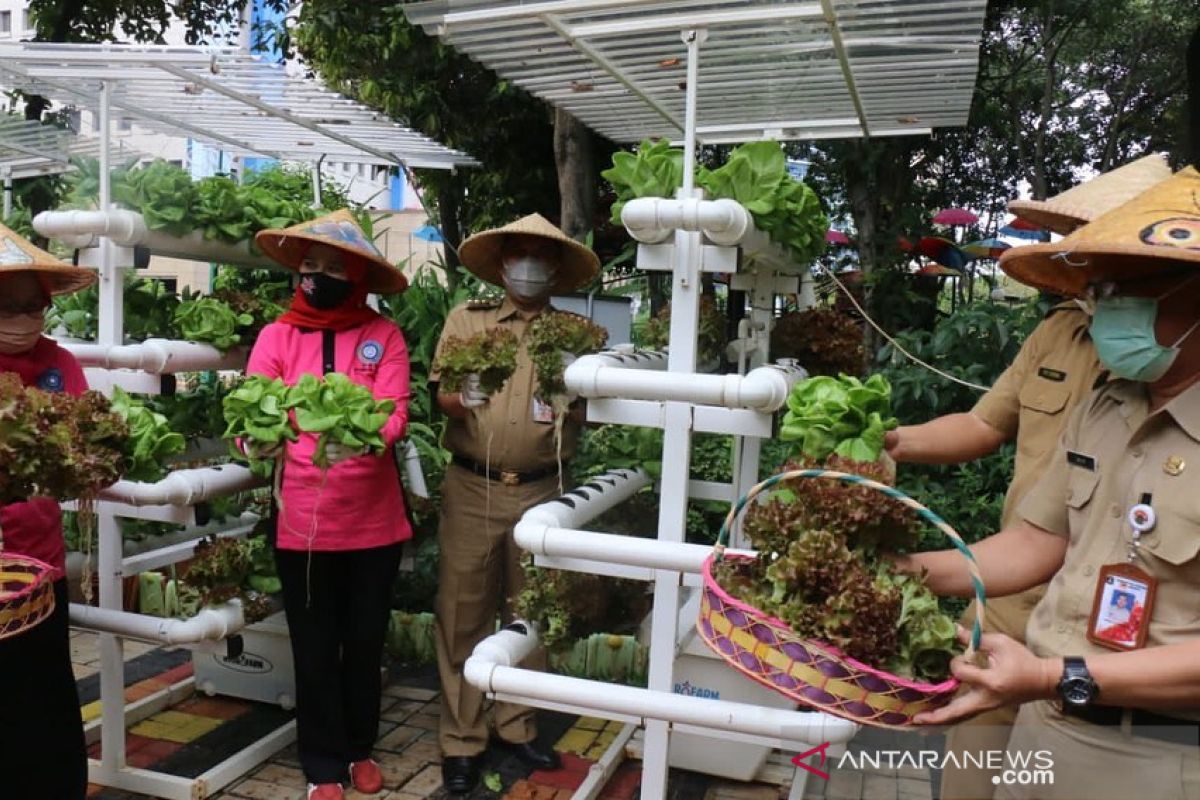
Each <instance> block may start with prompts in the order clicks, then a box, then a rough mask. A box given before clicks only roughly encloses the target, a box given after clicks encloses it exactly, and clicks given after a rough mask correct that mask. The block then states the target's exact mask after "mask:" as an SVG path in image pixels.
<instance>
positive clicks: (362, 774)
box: [350, 758, 383, 794]
mask: <svg viewBox="0 0 1200 800" xmlns="http://www.w3.org/2000/svg"><path fill="white" fill-rule="evenodd" d="M350 782H351V783H352V784H353V785H354V788H355V789H356V790H358V791H360V792H362V793H363V794H375V793H376V792H378V791H379V790H380V789H382V788H383V773H381V772H380V771H379V765H378V764H376V763H375V760H374V759H371V758H368V759H364V760H362V761H355V762H354V763H353V764H351V765H350Z"/></svg>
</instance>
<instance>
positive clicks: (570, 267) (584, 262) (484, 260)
mask: <svg viewBox="0 0 1200 800" xmlns="http://www.w3.org/2000/svg"><path fill="white" fill-rule="evenodd" d="M515 234H520V235H523V236H540V237H541V238H543V239H549V240H550V241H552V242H558V243H559V244H560V245H561V248H562V255H561V257H560V259H559V263H558V272H557V280H556V281H555V283H554V287H553V289H552V291H554V292H569V291H572V290H574V289H578V288H579V287H580V286H583V285H584V284H586V283H587V282H588V281H590V280H592V279H593V278H595V277H596V275H597V274H598V273H599V272H600V259H599V258H598V257H597V256H596V254H595V253H593V252H592V250H591V248H589V247H587V246H585V245H582V244H580V243H579V242H577V241H575V240H574V239H572V238H571V237H570V236H567V235H566V234H565V233H563V232H562V231H560V230H559V229H558V228H556V227H554V225H553V223H551V222H550V220H548V219H546V218H545V217H543V216H542V215H541V214H530V215H529V216H527V217H521V218H520V219H519V220H517V221H516V222H510V223H509V224H507V225H505V226H504V227H502V228H495V229H493V230H490V231H480V232H479V233H476V234H474V235H473V236H470V237H468V238H467V240H466V241H465V242H463V243H462V244H461V245H459V247H458V257H459V259H460V260H461V261H462V263H463V266H465V267H466V268H467V269H469V270H471V272H473V273H475V274H476V275H478V276H479V277H480V278H483V279H484V280H485V281H487V282H488V283H494V284H496V285H497V286H503V285H504V264H503V262H502V261H501V258H500V256H501V252H502V251H503V249H504V237H505V236H512V235H515Z"/></svg>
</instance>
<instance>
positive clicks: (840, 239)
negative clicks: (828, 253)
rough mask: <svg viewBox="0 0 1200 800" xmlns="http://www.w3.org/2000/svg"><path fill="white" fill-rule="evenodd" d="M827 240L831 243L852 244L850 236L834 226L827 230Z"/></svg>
mask: <svg viewBox="0 0 1200 800" xmlns="http://www.w3.org/2000/svg"><path fill="white" fill-rule="evenodd" d="M825 241H826V242H828V243H829V244H850V237H849V236H847V235H846V234H844V233H842V232H841V231H835V230H834V229H833V228H830V229H829V230H827V231H825Z"/></svg>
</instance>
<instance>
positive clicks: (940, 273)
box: [917, 264, 962, 278]
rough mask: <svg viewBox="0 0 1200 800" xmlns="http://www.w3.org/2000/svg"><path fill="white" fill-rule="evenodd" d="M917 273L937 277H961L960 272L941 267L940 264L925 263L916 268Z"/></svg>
mask: <svg viewBox="0 0 1200 800" xmlns="http://www.w3.org/2000/svg"><path fill="white" fill-rule="evenodd" d="M917 274H918V275H933V276H935V277H938V278H961V277H962V273H961V272H959V271H958V270H956V269H950V268H949V267H943V266H942V265H941V264H926V265H925V266H923V267H921V268H920V269H919V270H917Z"/></svg>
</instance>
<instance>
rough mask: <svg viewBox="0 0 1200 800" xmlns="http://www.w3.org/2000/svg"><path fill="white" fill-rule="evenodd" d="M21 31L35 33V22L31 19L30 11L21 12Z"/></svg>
mask: <svg viewBox="0 0 1200 800" xmlns="http://www.w3.org/2000/svg"><path fill="white" fill-rule="evenodd" d="M21 30H23V31H26V32H27V33H33V20H31V19H30V18H29V9H28V8H27V9H25V10H24V11H22V12H21Z"/></svg>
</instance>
